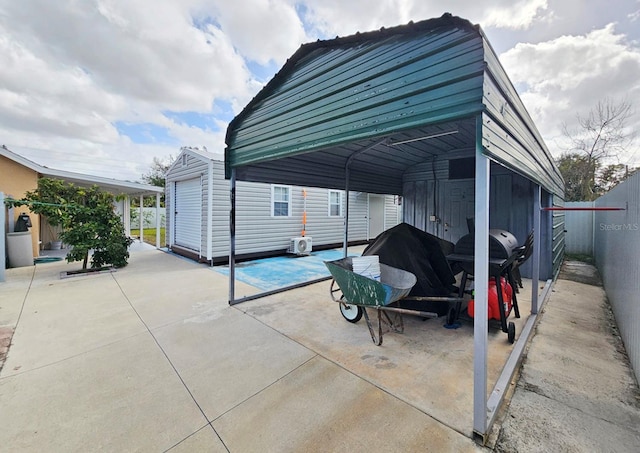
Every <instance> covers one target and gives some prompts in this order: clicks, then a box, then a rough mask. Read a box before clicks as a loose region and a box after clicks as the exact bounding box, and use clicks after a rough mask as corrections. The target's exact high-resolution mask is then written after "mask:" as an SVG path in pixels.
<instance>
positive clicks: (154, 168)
mask: <svg viewBox="0 0 640 453" xmlns="http://www.w3.org/2000/svg"><path fill="white" fill-rule="evenodd" d="M173 161H174V158H173V156H172V155H169V156H167V157H164V158H162V159H160V158H158V157H154V158H153V161H152V162H151V167H150V168H149V171H147V172H146V173H145V174H144V175H142V182H146V183H147V184H151V185H152V186H158V187H165V176H166V175H167V171H169V167H171V164H172V163H173ZM148 200H149V201H147V200H146V199H145V200H143V203H144V205H145V206H153V203H154V201H153V200H152V199H150V198H149V199H148ZM147 203H148V204H147ZM132 206H134V207H135V206H137V200H133V203H132ZM160 206H164V194H162V195H161V196H160Z"/></svg>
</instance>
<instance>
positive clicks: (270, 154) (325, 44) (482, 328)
mask: <svg viewBox="0 0 640 453" xmlns="http://www.w3.org/2000/svg"><path fill="white" fill-rule="evenodd" d="M226 143H227V148H226V150H225V171H226V177H227V178H229V179H231V200H232V207H231V222H230V223H231V226H230V230H231V255H230V268H231V269H230V276H231V281H230V291H229V292H230V294H229V302H230V303H231V304H233V303H236V302H237V301H236V300H235V299H234V297H235V296H234V271H233V269H234V266H235V258H234V230H235V220H234V218H235V190H236V187H235V183H236V181H237V180H247V181H256V182H271V183H281V184H295V185H307V186H318V187H327V188H335V189H343V190H347V191H348V190H355V191H363V192H375V193H387V194H395V195H404V193H403V187H404V186H403V181H404V176H405V174H406V173H407V172H408V171H410V170H411V169H413V168H415V167H416V166H419V165H420V164H424V163H425V162H435V161H436V160H437V159H440V158H442V157H443V156H448V155H458V154H460V153H462V154H464V155H466V156H469V157H473V158H475V179H474V180H475V183H474V184H475V225H476V232H477V233H478V234H476V235H475V241H476V242H475V269H476V275H475V285H476V287H475V289H476V295H477V297H476V304H477V306H478V307H479V308H477V309H476V318H475V324H474V417H473V419H474V426H473V431H474V432H475V433H476V434H477V435H479V436H481V437H482V438H486V435H487V434H488V432H489V430H490V427H491V425H492V423H493V420H494V418H495V415H496V412H497V409H498V407H499V405H500V402H501V401H502V398H503V396H504V390H505V389H506V386H507V385H508V382H509V381H510V379H511V377H512V375H513V372H514V370H515V368H516V365H517V363H518V360H519V358H520V355H521V353H522V350H523V348H524V344H525V343H526V340H527V337H528V334H529V333H530V331H531V328H532V326H533V323H534V322H535V318H536V314H537V312H538V308H539V301H542V300H544V297H541V296H540V295H539V294H538V285H536V284H533V285H532V295H531V296H532V297H531V299H532V306H531V316H530V318H529V320H528V321H527V324H526V327H525V330H524V331H523V332H522V334H521V336H520V339H519V340H518V342H517V343H516V345H515V346H514V349H513V353H512V355H511V358H510V359H509V361H508V362H507V364H506V365H505V368H504V371H503V374H502V376H501V377H500V379H499V380H498V383H497V384H496V387H495V388H494V391H493V392H492V394H491V395H490V396H489V398H488V397H487V390H486V388H487V321H488V320H487V309H486V307H487V286H488V283H487V282H488V280H489V276H488V265H487V263H488V248H489V240H488V229H489V198H490V176H491V172H490V168H491V164H490V163H491V162H494V165H495V164H498V165H500V166H501V167H504V168H506V169H509V170H510V171H512V172H513V173H514V174H517V175H519V176H520V177H524V178H526V179H527V180H529V181H530V182H531V184H532V187H533V190H532V192H533V193H532V199H531V203H530V211H531V217H532V219H533V222H532V223H533V224H532V227H533V229H534V231H535V242H534V254H533V269H532V279H533V280H534V282H537V281H538V280H539V275H540V261H541V239H543V235H542V234H541V229H542V228H541V216H550V214H549V213H547V212H544V211H543V212H541V207H545V206H551V205H560V204H562V198H563V195H564V190H563V181H562V178H561V176H560V173H559V171H558V170H557V168H556V167H555V165H554V163H553V159H552V157H551V155H550V153H549V152H548V150H547V148H546V146H545V144H544V142H543V140H542V138H541V137H540V134H539V133H538V131H537V129H536V128H535V125H534V124H533V121H532V120H531V118H530V116H529V115H528V113H527V111H526V109H525V107H524V105H523V104H522V102H521V101H520V99H519V97H518V95H517V93H516V91H515V89H514V87H513V85H512V84H511V82H510V81H509V79H508V77H507V75H506V73H505V71H504V69H503V68H502V66H501V65H500V63H499V61H498V58H497V56H496V54H495V52H494V51H493V49H492V48H491V46H490V44H489V43H488V41H487V39H486V37H485V35H484V33H483V32H482V30H481V29H480V27H479V26H475V25H472V24H471V23H470V22H468V21H466V20H464V19H461V18H458V17H454V16H451V15H450V14H445V15H443V16H442V17H440V18H437V19H431V20H426V21H422V22H418V23H409V24H407V25H404V26H399V27H394V28H390V29H381V30H379V31H375V32H368V33H358V34H356V35H353V36H348V37H344V38H336V39H333V40H328V41H318V42H315V43H310V44H305V45H303V46H301V47H300V49H298V51H297V52H296V53H295V54H294V55H293V56H292V57H291V58H290V59H289V60H288V61H287V63H286V64H285V65H284V67H283V68H282V69H281V70H280V71H279V72H278V74H276V76H275V77H274V78H273V79H272V80H271V81H270V82H269V83H268V84H267V85H266V86H265V87H264V88H263V89H262V90H261V91H260V93H258V95H257V96H256V97H255V98H254V99H253V100H252V101H251V102H250V103H249V104H248V105H247V106H246V107H245V109H244V110H243V111H242V112H241V113H240V114H239V115H238V116H237V117H236V118H235V119H234V120H233V121H232V122H231V124H230V125H229V128H228V130H227V138H226ZM545 222H546V224H548V225H550V232H549V234H548V236H549V238H548V240H547V241H546V244H548V245H549V246H548V248H549V250H545V251H544V252H545V253H544V254H543V255H542V256H545V257H548V258H550V259H551V260H552V267H553V268H554V271H555V269H556V264H559V261H560V260H561V256H562V250H563V233H561V232H562V231H564V227H563V219H562V217H560V216H559V217H557V218H556V219H553V220H552V219H551V218H550V217H549V218H548V219H545ZM345 224H346V222H345ZM346 242H347V233H346V232H345V244H346ZM545 259H546V258H545ZM548 288H549V282H548V284H547V285H546V287H545V293H546V290H548ZM543 295H544V294H543Z"/></svg>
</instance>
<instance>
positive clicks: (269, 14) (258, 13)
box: [196, 0, 311, 65]
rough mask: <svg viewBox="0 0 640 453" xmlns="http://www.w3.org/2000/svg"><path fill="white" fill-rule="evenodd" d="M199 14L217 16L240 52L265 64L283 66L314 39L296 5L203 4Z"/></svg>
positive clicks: (260, 0) (218, 0)
mask: <svg viewBox="0 0 640 453" xmlns="http://www.w3.org/2000/svg"><path fill="white" fill-rule="evenodd" d="M196 15H197V16H199V17H200V18H201V19H206V18H210V17H215V21H216V22H217V23H218V24H219V26H220V29H221V30H222V31H223V32H224V33H225V34H226V35H227V36H228V37H229V39H230V40H231V42H233V46H234V47H235V49H236V50H237V51H238V53H240V54H241V55H242V56H244V57H245V58H247V59H248V60H252V61H255V62H257V63H259V64H262V65H266V64H268V63H269V62H272V61H273V62H275V63H277V64H282V63H283V62H284V61H285V60H286V59H287V58H288V57H289V56H290V55H291V54H292V53H293V52H294V51H295V50H296V49H297V48H298V47H299V46H300V45H301V44H303V43H305V42H307V41H309V40H310V39H311V38H310V37H309V36H308V35H307V34H306V33H305V31H304V26H303V24H302V21H301V20H300V18H299V17H298V14H297V12H296V9H295V5H294V2H288V1H285V0H239V1H228V0H215V1H203V3H202V5H200V6H199V8H198V10H197V14H196Z"/></svg>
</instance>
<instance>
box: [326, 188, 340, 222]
mask: <svg viewBox="0 0 640 453" xmlns="http://www.w3.org/2000/svg"><path fill="white" fill-rule="evenodd" d="M329 217H342V191H341V190H330V191H329Z"/></svg>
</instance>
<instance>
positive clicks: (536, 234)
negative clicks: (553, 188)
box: [531, 184, 542, 315]
mask: <svg viewBox="0 0 640 453" xmlns="http://www.w3.org/2000/svg"><path fill="white" fill-rule="evenodd" d="M541 190H542V189H541V188H540V186H539V185H537V184H536V185H535V186H534V189H533V256H532V257H531V258H532V260H533V261H532V263H531V266H532V267H533V269H532V270H531V314H534V315H535V314H537V313H538V286H540V249H541V244H540V238H542V232H541V231H540V215H541V212H540V210H541V208H542V206H541V202H540V201H541V199H542V196H541V193H540V192H541Z"/></svg>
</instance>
